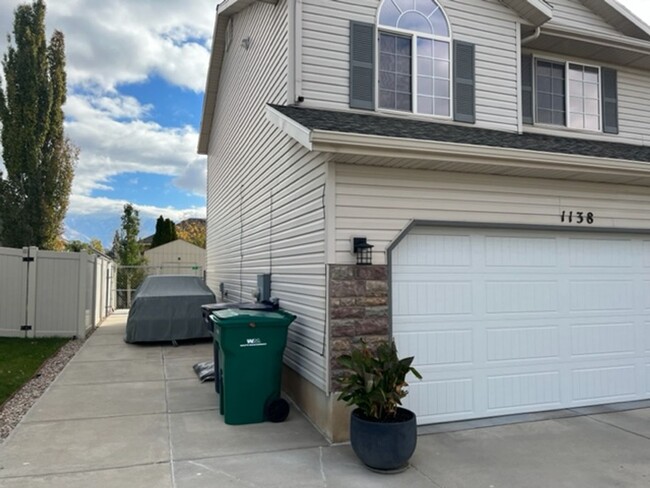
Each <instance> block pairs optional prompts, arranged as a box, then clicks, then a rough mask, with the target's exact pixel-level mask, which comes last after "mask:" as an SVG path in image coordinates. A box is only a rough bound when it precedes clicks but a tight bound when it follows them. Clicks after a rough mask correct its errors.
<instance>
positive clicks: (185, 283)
mask: <svg viewBox="0 0 650 488" xmlns="http://www.w3.org/2000/svg"><path fill="white" fill-rule="evenodd" d="M214 301H215V297H214V293H212V291H210V289H209V288H208V287H207V285H206V284H205V283H204V282H203V281H202V280H201V279H200V278H197V277H196V276H148V277H147V278H145V280H144V281H143V282H142V284H141V285H140V287H139V288H138V290H137V291H136V294H135V298H134V300H133V303H132V304H131V309H130V310H129V318H128V320H127V322H126V335H125V337H124V341H125V342H129V343H132V342H159V341H177V340H182V339H199V338H202V337H210V333H209V331H208V330H207V328H206V327H205V326H204V325H203V315H202V311H201V305H204V304H206V303H214Z"/></svg>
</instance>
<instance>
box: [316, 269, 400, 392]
mask: <svg viewBox="0 0 650 488" xmlns="http://www.w3.org/2000/svg"><path fill="white" fill-rule="evenodd" d="M329 317H330V371H331V376H330V385H331V389H332V391H338V390H340V388H339V384H338V381H337V378H339V377H340V375H341V373H342V372H343V370H342V368H341V367H340V366H339V364H338V358H339V357H340V356H342V355H343V354H349V353H350V351H351V349H352V346H353V345H355V344H358V343H359V342H360V341H361V339H363V340H364V341H365V342H366V343H367V344H369V345H372V344H373V343H377V342H378V341H380V340H385V339H387V338H388V336H389V317H388V267H387V266H378V265H370V266H363V265H338V264H337V265H330V269H329Z"/></svg>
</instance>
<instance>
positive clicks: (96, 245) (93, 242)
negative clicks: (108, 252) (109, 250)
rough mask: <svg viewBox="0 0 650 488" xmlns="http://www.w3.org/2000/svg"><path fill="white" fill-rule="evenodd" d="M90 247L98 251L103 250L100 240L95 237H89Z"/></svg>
mask: <svg viewBox="0 0 650 488" xmlns="http://www.w3.org/2000/svg"><path fill="white" fill-rule="evenodd" d="M89 244H90V247H92V248H93V249H94V250H95V251H99V252H104V246H103V245H102V241H100V240H99V239H97V238H93V239H90V243H89Z"/></svg>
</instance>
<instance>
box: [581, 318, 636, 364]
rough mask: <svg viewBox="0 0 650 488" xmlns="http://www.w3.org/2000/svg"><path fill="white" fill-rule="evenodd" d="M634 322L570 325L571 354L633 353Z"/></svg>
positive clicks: (582, 355) (634, 346)
mask: <svg viewBox="0 0 650 488" xmlns="http://www.w3.org/2000/svg"><path fill="white" fill-rule="evenodd" d="M636 353H637V347H636V326H635V324H634V323H631V322H628V323H619V324H608V323H605V324H603V323H598V324H579V325H572V326H571V355H572V356H573V357H575V358H580V357H585V356H602V355H621V354H623V355H632V356H633V355H635V354H636Z"/></svg>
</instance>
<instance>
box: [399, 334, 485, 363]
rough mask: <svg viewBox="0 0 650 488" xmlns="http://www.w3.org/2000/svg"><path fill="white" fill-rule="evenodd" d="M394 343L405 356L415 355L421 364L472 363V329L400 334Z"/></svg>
mask: <svg viewBox="0 0 650 488" xmlns="http://www.w3.org/2000/svg"><path fill="white" fill-rule="evenodd" d="M395 344H396V345H397V347H398V348H399V350H400V351H401V353H402V354H403V355H404V356H406V357H409V356H415V357H417V358H418V363H419V364H421V365H423V366H431V365H439V366H441V365H445V366H451V365H455V366H457V365H460V364H468V365H470V364H472V363H473V360H474V355H473V346H474V339H473V331H472V329H452V330H444V331H435V332H424V333H410V334H400V335H399V338H396V340H395Z"/></svg>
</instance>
